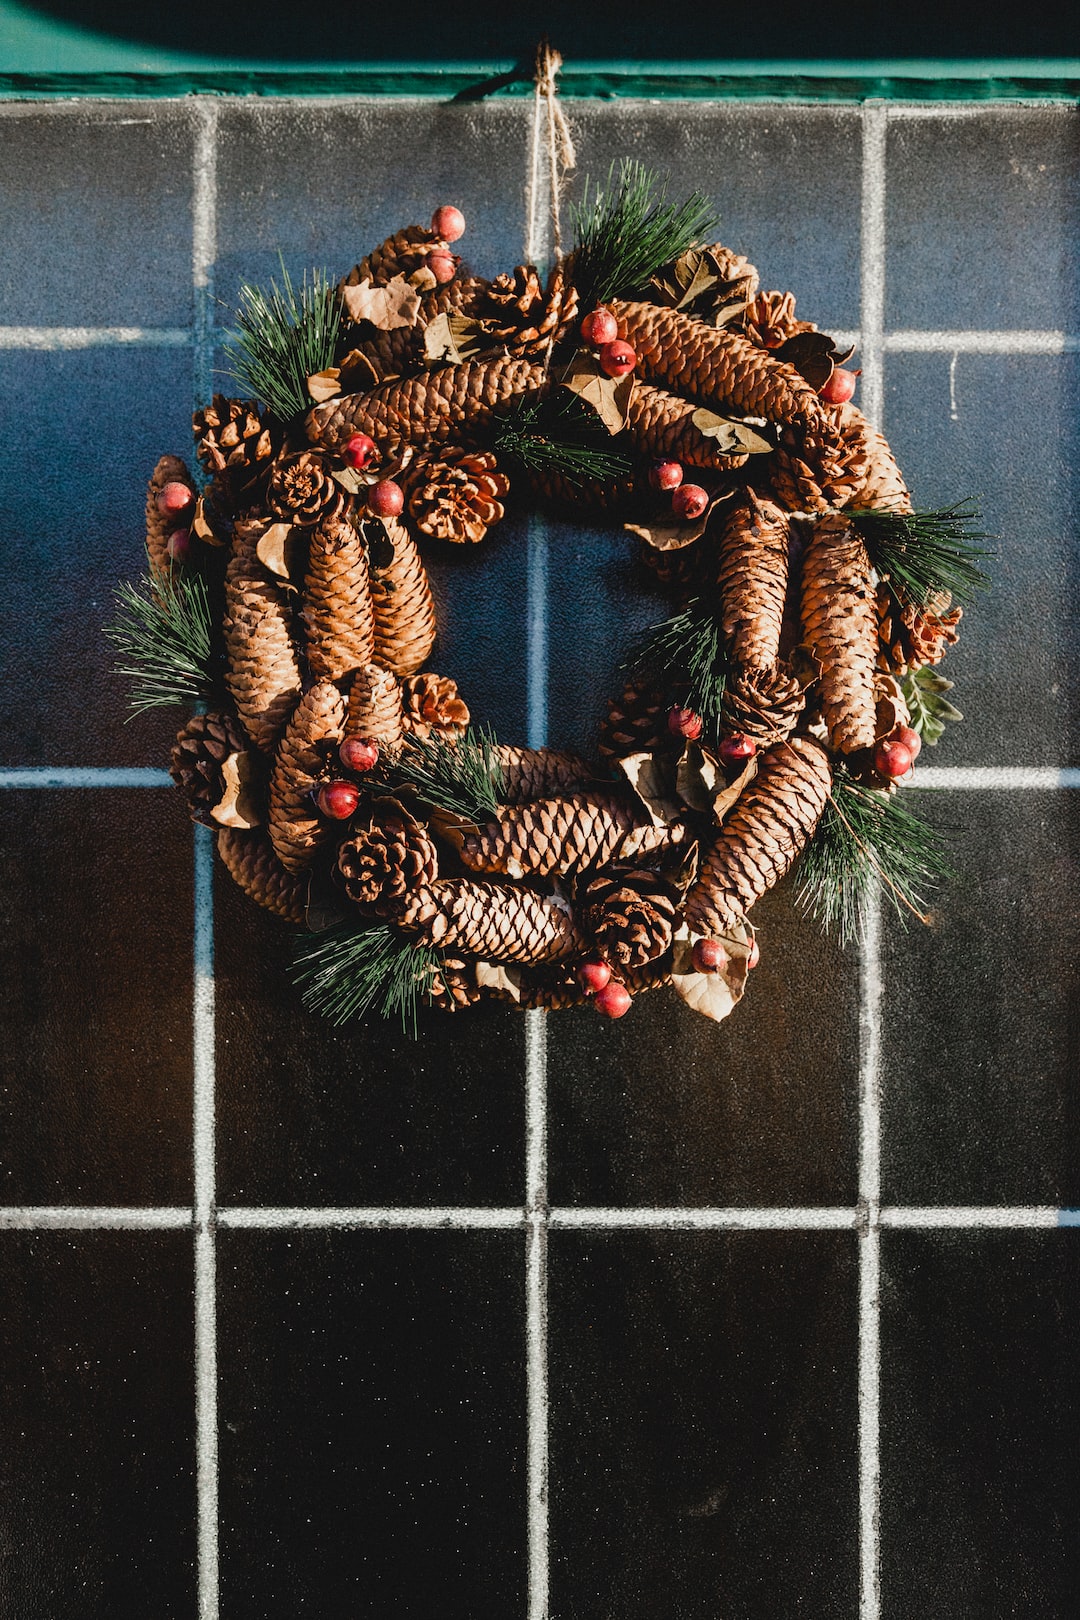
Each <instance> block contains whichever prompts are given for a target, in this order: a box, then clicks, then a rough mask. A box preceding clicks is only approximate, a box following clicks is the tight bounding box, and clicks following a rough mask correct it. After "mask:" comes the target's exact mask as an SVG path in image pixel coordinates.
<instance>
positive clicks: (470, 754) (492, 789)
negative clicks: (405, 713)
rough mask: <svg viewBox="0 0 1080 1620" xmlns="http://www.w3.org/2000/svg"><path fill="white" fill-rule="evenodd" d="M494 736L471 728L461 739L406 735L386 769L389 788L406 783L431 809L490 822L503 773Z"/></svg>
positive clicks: (497, 809)
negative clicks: (407, 736)
mask: <svg viewBox="0 0 1080 1620" xmlns="http://www.w3.org/2000/svg"><path fill="white" fill-rule="evenodd" d="M497 746H498V745H497V743H496V740H495V737H494V734H493V733H492V732H491V731H490V730H489V729H488V728H487V727H481V729H480V730H479V731H474V730H473V728H472V727H471V726H470V727H469V728H468V730H467V731H466V733H465V735H464V736H463V737H459V738H457V739H453V740H451V739H447V738H443V737H427V738H421V737H410V738H409V739H408V741H407V742H406V744H405V746H404V747H403V748H402V749H401V750H400V752H399V753H398V754H397V755H396V757H395V758H394V760H393V762H392V763H391V765H390V766H389V767H388V778H389V781H388V786H390V787H395V786H401V785H404V786H406V787H409V788H411V789H412V790H413V792H414V793H415V794H416V796H417V798H418V799H419V800H420V801H421V802H422V803H423V804H426V805H428V806H430V808H431V809H433V810H445V811H447V812H449V814H451V815H455V816H463V817H464V818H465V819H466V820H467V821H474V822H477V823H483V822H487V821H494V820H495V818H496V816H497V815H498V813H499V799H500V795H501V793H502V791H503V769H502V766H501V765H500V764H499V759H498V755H497V753H496V748H497Z"/></svg>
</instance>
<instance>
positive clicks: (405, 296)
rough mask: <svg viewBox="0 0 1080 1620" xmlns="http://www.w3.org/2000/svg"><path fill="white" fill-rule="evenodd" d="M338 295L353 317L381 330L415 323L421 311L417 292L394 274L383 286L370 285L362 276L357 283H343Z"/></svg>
mask: <svg viewBox="0 0 1080 1620" xmlns="http://www.w3.org/2000/svg"><path fill="white" fill-rule="evenodd" d="M341 296H342V298H343V299H344V300H345V308H346V309H347V310H348V312H349V314H350V316H351V317H352V319H353V320H354V321H370V323H371V325H372V326H377V327H378V329H379V331H380V332H393V331H394V330H395V328H397V327H399V326H415V325H416V320H417V316H418V315H419V313H420V294H419V293H418V292H417V290H416V288H415V287H410V286H409V283H408V282H407V281H406V280H405V277H404V276H394V277H393V279H392V280H390V281H388V282H387V283H386V285H385V287H373V286H372V285H371V278H370V277H369V276H365V277H364V279H363V281H362V282H361V283H360V285H359V286H358V287H343V288H342V292H341Z"/></svg>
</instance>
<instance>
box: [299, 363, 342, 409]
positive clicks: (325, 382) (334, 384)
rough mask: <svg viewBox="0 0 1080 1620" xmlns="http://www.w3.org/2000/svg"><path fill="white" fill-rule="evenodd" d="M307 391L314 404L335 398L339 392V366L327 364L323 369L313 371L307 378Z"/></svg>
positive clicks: (321, 403) (320, 403)
mask: <svg viewBox="0 0 1080 1620" xmlns="http://www.w3.org/2000/svg"><path fill="white" fill-rule="evenodd" d="M307 391H308V393H309V394H310V395H311V398H312V399H313V400H314V401H315V403H316V405H324V404H325V403H326V401H327V400H328V399H336V398H337V396H338V395H339V394H340V393H341V367H340V366H327V368H326V370H325V371H313V372H312V374H311V376H310V377H309V378H308V380H307Z"/></svg>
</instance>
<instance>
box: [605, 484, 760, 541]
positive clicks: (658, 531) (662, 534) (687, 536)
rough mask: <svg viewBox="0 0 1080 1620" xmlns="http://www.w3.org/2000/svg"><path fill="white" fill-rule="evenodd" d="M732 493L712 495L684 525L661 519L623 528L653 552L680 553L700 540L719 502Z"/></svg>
mask: <svg viewBox="0 0 1080 1620" xmlns="http://www.w3.org/2000/svg"><path fill="white" fill-rule="evenodd" d="M734 493H735V491H734V490H723V491H721V493H720V494H719V495H714V496H713V498H712V500H710V502H709V504H708V506H707V507H706V508H705V510H704V512H702V514H701V516H700V517H698V518H690V519H688V520H687V522H685V523H672V522H671V521H670V520H669V519H667V518H662V519H661V520H660V521H658V522H655V523H624V524H623V528H624V529H626V530H628V531H629V533H630V534H636V535H637V536H638V538H639V539H641V540H644V542H645V544H646V545H647V546H652V548H653V550H654V551H681V550H682V549H683V547H684V546H692V545H693V543H694V541H695V540H700V539H701V537H702V535H703V534H704V533H705V530H706V529H707V528H708V526H709V519H710V518H711V517H712V514H713V512H714V510H715V509H716V507H717V506H719V504H720V502H721V501H729V500H731V498H732V496H733V495H734Z"/></svg>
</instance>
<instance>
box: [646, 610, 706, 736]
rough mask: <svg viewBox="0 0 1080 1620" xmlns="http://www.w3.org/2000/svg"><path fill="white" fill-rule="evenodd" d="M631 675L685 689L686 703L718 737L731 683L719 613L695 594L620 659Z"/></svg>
mask: <svg viewBox="0 0 1080 1620" xmlns="http://www.w3.org/2000/svg"><path fill="white" fill-rule="evenodd" d="M621 667H622V669H623V670H624V671H625V672H626V673H627V674H629V675H631V676H637V677H638V678H644V679H647V680H651V681H655V682H657V683H660V684H665V685H672V686H677V687H680V688H685V689H686V693H687V697H686V706H687V708H690V709H693V710H694V712H695V714H699V715H700V716H701V719H702V723H703V725H704V727H705V730H706V732H707V733H708V734H709V735H710V736H715V735H716V732H717V729H718V728H719V725H720V710H721V706H722V705H723V701H724V690H725V687H726V685H727V660H726V658H725V656H724V647H723V634H722V632H721V629H720V624H719V621H718V619H717V617H716V614H715V613H714V612H713V610H712V609H711V608H710V607H709V605H708V604H707V603H706V602H705V601H703V600H702V598H701V597H698V596H694V597H691V598H690V600H689V601H688V602H687V603H686V605H685V607H683V609H682V610H681V612H679V613H676V614H674V615H673V616H672V617H671V618H670V619H665V620H664V621H663V623H662V624H658V625H654V626H653V628H652V629H651V630H649V631H647V632H646V634H645V636H644V637H643V638H642V640H641V641H640V642H638V644H637V645H636V646H635V647H633V648H632V649H631V651H630V652H629V653H628V654H627V656H626V657H625V658H624V660H623V662H622V666H621Z"/></svg>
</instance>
